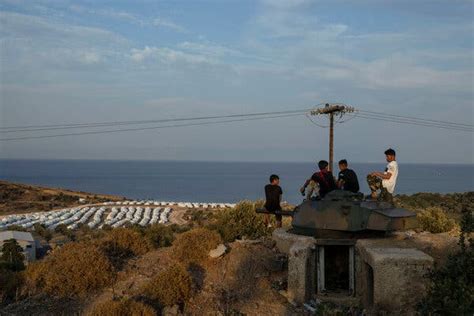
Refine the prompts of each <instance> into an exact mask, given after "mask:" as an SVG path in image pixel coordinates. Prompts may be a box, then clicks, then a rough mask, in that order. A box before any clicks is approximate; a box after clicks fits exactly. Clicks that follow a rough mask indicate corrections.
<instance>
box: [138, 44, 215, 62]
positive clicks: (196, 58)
mask: <svg viewBox="0 0 474 316" xmlns="http://www.w3.org/2000/svg"><path fill="white" fill-rule="evenodd" d="M130 58H131V59H132V60H133V61H135V62H145V61H147V60H155V61H158V62H163V63H177V62H185V63H188V64H216V63H217V60H215V59H213V58H210V57H208V56H205V55H201V54H190V53H186V52H183V51H180V50H175V49H171V48H168V47H149V46H145V47H144V48H143V49H139V48H132V50H131V52H130Z"/></svg>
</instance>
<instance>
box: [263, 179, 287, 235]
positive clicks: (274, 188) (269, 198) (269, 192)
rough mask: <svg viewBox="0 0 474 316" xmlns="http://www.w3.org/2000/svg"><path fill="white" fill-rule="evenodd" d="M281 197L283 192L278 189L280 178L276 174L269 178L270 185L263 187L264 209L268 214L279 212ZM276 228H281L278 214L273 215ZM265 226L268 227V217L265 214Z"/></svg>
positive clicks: (280, 218)
mask: <svg viewBox="0 0 474 316" xmlns="http://www.w3.org/2000/svg"><path fill="white" fill-rule="evenodd" d="M282 195H283V190H282V189H281V187H280V177H278V176H277V175H276V174H272V175H271V176H270V184H267V185H266V186H265V198H266V201H265V208H266V209H267V211H269V212H270V213H275V211H280V210H281V206H280V202H281V198H282ZM275 219H276V226H277V227H281V220H282V216H281V215H280V214H275ZM265 224H266V225H267V226H269V225H270V215H269V214H265Z"/></svg>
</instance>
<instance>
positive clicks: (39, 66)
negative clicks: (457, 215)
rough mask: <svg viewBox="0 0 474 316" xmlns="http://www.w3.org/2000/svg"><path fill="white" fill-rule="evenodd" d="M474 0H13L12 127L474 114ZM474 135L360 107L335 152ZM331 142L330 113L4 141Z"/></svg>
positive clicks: (261, 147)
mask: <svg viewBox="0 0 474 316" xmlns="http://www.w3.org/2000/svg"><path fill="white" fill-rule="evenodd" d="M473 6H474V2H473V1H457V0H449V1H435V0H433V1H424V0H419V1H405V0H397V1H385V0H360V1H338V0H331V1H322V0H314V1H312V0H260V1H258V0H255V1H246V0H238V1H237V0H193V1H183V0H176V1H151V0H134V1H123V0H114V1H98V0H94V1H92V0H83V1H68V0H0V42H1V46H0V56H1V60H0V127H8V126H28V125H49V124H67V123H83V122H103V121H122V120H147V119H166V118H179V117H195V116H208V115H227V114H239V113H253V112H269V111H270V112H271V111H287V110H299V109H306V108H311V107H315V106H317V105H318V104H321V103H326V102H341V103H344V104H347V105H350V106H354V107H355V108H358V109H362V110H371V111H380V112H384V113H390V114H397V115H411V116H416V117H420V118H425V119H434V120H444V121H453V122H460V123H464V124H473V120H474V119H473V117H474V113H473V111H474V110H473V103H474V102H473V101H474V92H473V91H474V73H473V71H474V54H473V37H474V22H473V21H474V19H473V15H474V7H473ZM320 123H324V122H322V121H321V122H320ZM55 132H57V131H55ZM36 133H37V134H35V135H43V134H48V133H52V132H36ZM19 135H25V134H18V136H19ZM0 136H2V137H0V138H5V137H6V136H11V134H2V135H0ZM473 137H474V134H473V133H471V132H461V131H452V130H446V129H436V128H427V127H420V126H411V125H402V124H396V123H389V122H382V121H375V120H366V119H363V118H360V117H355V118H354V119H352V120H350V121H347V122H345V123H344V124H337V125H336V129H335V159H342V158H346V159H348V160H349V161H356V162H378V161H384V155H383V152H384V151H385V149H387V148H388V147H393V148H395V149H396V150H397V154H398V160H399V161H403V162H407V163H408V162H410V163H474V145H473V144H474V139H473ZM327 148H328V129H326V128H321V127H319V126H317V125H315V124H313V123H312V122H311V121H310V120H309V119H308V118H307V117H305V116H300V117H287V118H278V119H273V120H262V121H248V122H235V123H228V124H220V125H215V126H199V127H198V126H194V127H182V128H173V129H162V130H148V131H137V132H127V133H114V134H101V135H86V136H70V137H62V138H48V139H34V140H23V141H11V142H0V158H14V159H16V158H25V159H26V158H28V159H124V160H128V159H133V160H216V161H316V160H319V159H324V158H327V155H328V150H327Z"/></svg>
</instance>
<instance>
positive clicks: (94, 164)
mask: <svg viewBox="0 0 474 316" xmlns="http://www.w3.org/2000/svg"><path fill="white" fill-rule="evenodd" d="M315 167H316V166H315V164H313V163H253V162H251V163H239V162H171V161H90V160H0V179H3V180H9V181H14V182H20V183H28V184H37V185H44V186H51V187H61V188H67V189H71V190H80V191H87V192H92V193H105V194H115V195H121V196H126V197H128V198H135V199H157V200H170V201H190V202H194V201H196V202H236V201H239V200H242V199H257V198H263V194H264V193H263V187H264V185H265V184H266V183H267V181H268V177H269V175H270V174H272V173H276V174H278V175H279V176H280V179H281V186H282V188H283V192H284V199H285V200H287V201H289V202H291V203H297V202H299V201H301V195H300V194H299V192H298V189H299V187H300V186H301V185H302V184H303V182H304V180H305V179H306V178H308V177H309V176H310V175H311V174H312V172H313V171H314V169H315ZM350 167H351V168H352V169H354V170H355V171H356V173H357V175H358V176H359V182H360V184H361V190H362V191H363V192H366V193H368V187H367V184H366V182H365V176H366V175H367V173H368V172H370V171H374V170H383V169H384V168H385V164H383V163H380V164H366V163H357V164H356V163H354V164H352V165H351V166H350ZM399 167H400V173H399V178H398V179H399V180H398V183H397V187H396V193H415V192H440V193H449V192H466V191H474V165H439V164H430V165H421V164H403V163H400V164H399Z"/></svg>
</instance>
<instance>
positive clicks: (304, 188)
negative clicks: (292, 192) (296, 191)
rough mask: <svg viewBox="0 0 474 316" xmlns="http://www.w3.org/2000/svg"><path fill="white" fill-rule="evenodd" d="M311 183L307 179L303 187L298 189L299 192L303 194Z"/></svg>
mask: <svg viewBox="0 0 474 316" xmlns="http://www.w3.org/2000/svg"><path fill="white" fill-rule="evenodd" d="M310 181H311V179H308V180H306V181H305V183H304V184H303V186H302V187H301V189H300V192H301V193H303V192H304V190H306V187H307V186H308V184H309V182H310Z"/></svg>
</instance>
